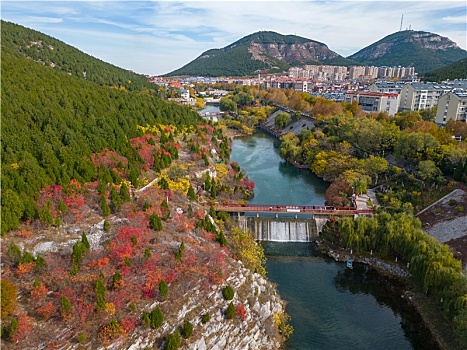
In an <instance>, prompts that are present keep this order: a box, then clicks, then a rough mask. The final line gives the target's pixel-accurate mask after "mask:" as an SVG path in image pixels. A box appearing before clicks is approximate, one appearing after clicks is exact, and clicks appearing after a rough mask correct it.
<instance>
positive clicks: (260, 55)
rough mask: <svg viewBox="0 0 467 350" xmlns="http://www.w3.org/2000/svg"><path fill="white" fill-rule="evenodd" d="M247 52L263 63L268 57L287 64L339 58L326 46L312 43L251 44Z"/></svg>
mask: <svg viewBox="0 0 467 350" xmlns="http://www.w3.org/2000/svg"><path fill="white" fill-rule="evenodd" d="M248 51H249V52H251V53H252V55H253V59H255V60H261V61H264V60H267V59H268V58H269V57H274V58H275V59H278V60H281V61H285V62H287V63H293V62H309V61H317V62H321V61H325V60H329V59H332V58H336V57H338V56H339V55H338V54H337V53H335V52H334V51H331V50H329V48H328V47H327V46H326V45H324V44H321V43H317V42H313V41H310V42H306V43H294V44H279V43H270V44H263V43H257V42H252V43H251V44H250V45H249V47H248Z"/></svg>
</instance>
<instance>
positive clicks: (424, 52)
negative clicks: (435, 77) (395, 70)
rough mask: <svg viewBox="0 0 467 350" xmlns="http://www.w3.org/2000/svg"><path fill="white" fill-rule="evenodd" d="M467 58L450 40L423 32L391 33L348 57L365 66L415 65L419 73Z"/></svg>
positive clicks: (463, 51) (466, 52) (465, 53)
mask: <svg viewBox="0 0 467 350" xmlns="http://www.w3.org/2000/svg"><path fill="white" fill-rule="evenodd" d="M466 57H467V51H466V50H463V49H461V48H460V47H458V46H457V44H456V43H455V42H453V41H452V40H450V39H448V38H445V37H442V36H440V35H437V34H434V33H428V32H422V31H413V30H405V31H401V32H397V33H394V34H390V35H388V36H386V37H384V38H383V39H381V40H379V41H377V42H376V43H374V44H371V45H370V46H367V47H365V48H363V49H361V50H360V51H358V52H357V53H355V54H353V55H351V56H349V57H348V58H349V59H351V60H354V61H357V62H359V63H361V64H365V65H374V66H405V67H415V71H416V72H417V73H419V74H423V73H425V72H428V71H431V70H434V69H438V68H441V67H443V66H446V65H449V64H451V63H454V62H456V61H459V60H461V59H463V58H466Z"/></svg>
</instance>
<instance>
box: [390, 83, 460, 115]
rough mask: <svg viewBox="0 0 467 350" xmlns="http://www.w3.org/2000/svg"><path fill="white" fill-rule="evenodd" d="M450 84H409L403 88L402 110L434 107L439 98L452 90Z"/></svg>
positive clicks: (400, 107)
mask: <svg viewBox="0 0 467 350" xmlns="http://www.w3.org/2000/svg"><path fill="white" fill-rule="evenodd" d="M452 89H453V88H452V86H450V85H441V84H440V85H438V84H435V83H416V84H407V85H405V86H404V87H403V88H402V90H401V93H400V95H401V97H400V106H399V109H400V110H401V111H404V110H409V111H419V110H421V109H424V108H432V107H434V106H436V105H437V104H438V99H439V98H440V97H441V96H442V95H444V94H447V93H448V92H450V91H451V90H452Z"/></svg>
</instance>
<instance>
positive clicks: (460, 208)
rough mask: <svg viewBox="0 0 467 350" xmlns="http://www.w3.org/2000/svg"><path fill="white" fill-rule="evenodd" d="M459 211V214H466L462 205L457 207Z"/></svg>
mask: <svg viewBox="0 0 467 350" xmlns="http://www.w3.org/2000/svg"><path fill="white" fill-rule="evenodd" d="M457 211H458V212H459V213H463V212H464V207H463V206H462V205H459V206H458V207H457Z"/></svg>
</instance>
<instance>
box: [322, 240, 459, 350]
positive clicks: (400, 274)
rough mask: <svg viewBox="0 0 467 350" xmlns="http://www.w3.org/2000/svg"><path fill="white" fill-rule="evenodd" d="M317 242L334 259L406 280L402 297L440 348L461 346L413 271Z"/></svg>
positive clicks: (366, 255)
mask: <svg viewBox="0 0 467 350" xmlns="http://www.w3.org/2000/svg"><path fill="white" fill-rule="evenodd" d="M315 243H316V244H317V246H318V247H319V252H320V254H322V255H324V256H327V257H330V258H332V259H334V260H335V261H338V262H342V263H345V262H346V261H349V260H350V261H352V262H353V263H360V264H365V265H368V266H371V267H372V268H373V269H375V270H376V271H378V273H379V274H381V275H384V276H386V277H387V278H396V279H398V280H400V281H401V282H402V283H404V285H405V289H406V291H405V292H404V294H403V295H401V297H402V298H404V299H406V300H407V301H408V302H409V303H410V304H411V305H412V306H413V307H414V308H415V309H416V310H417V312H418V314H419V315H420V317H421V319H422V320H423V324H424V325H425V327H426V329H427V331H428V332H429V333H430V335H431V337H432V338H433V339H434V340H435V342H436V344H438V346H439V348H440V349H441V350H457V349H460V346H459V344H458V343H457V342H456V341H455V340H454V339H455V336H454V334H453V331H452V325H451V323H450V322H449V321H448V320H447V319H446V317H445V315H444V313H443V312H442V310H441V309H440V308H439V306H438V305H437V304H436V303H435V302H434V301H433V300H432V299H430V298H429V297H428V296H427V295H426V294H424V293H423V292H422V291H420V290H419V288H417V287H416V286H415V284H414V282H413V280H412V276H411V274H410V273H409V272H408V271H407V269H406V268H405V267H404V266H403V265H402V264H401V263H397V262H394V261H387V260H384V259H381V258H379V257H375V256H373V255H368V254H355V253H354V252H351V251H349V250H346V249H331V248H330V247H329V246H328V245H327V244H326V242H323V241H316V242H315Z"/></svg>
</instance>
